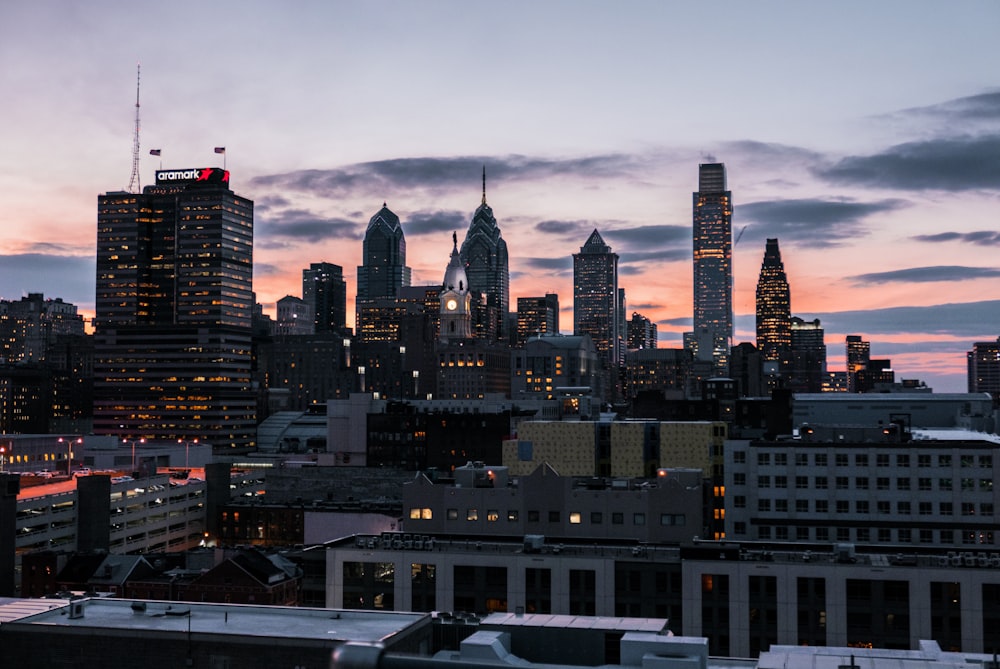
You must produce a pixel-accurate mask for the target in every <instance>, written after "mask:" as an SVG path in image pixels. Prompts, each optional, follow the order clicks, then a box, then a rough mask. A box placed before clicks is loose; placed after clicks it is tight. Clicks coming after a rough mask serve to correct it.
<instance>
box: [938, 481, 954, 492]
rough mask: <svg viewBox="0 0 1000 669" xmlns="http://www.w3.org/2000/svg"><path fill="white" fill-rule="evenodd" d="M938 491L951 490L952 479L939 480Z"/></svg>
mask: <svg viewBox="0 0 1000 669" xmlns="http://www.w3.org/2000/svg"><path fill="white" fill-rule="evenodd" d="M938 490H951V479H938Z"/></svg>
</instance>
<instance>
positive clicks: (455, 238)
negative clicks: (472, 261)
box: [451, 230, 458, 249]
mask: <svg viewBox="0 0 1000 669" xmlns="http://www.w3.org/2000/svg"><path fill="white" fill-rule="evenodd" d="M451 243H452V245H453V246H454V247H455V248H456V249H457V248H458V233H457V232H455V231H454V230H452V232H451Z"/></svg>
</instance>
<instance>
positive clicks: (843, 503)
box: [837, 499, 851, 513]
mask: <svg viewBox="0 0 1000 669" xmlns="http://www.w3.org/2000/svg"><path fill="white" fill-rule="evenodd" d="M850 511H851V503H850V502H849V501H847V500H846V499H838V500H837V513H850Z"/></svg>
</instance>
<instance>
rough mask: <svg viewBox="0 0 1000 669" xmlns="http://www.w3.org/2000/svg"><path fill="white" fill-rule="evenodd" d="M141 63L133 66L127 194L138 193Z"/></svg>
mask: <svg viewBox="0 0 1000 669" xmlns="http://www.w3.org/2000/svg"><path fill="white" fill-rule="evenodd" d="M140 67H141V63H136V66H135V136H134V137H133V138H132V176H131V177H130V178H129V180H128V192H129V193H138V192H139V189H140V188H141V187H142V185H141V184H140V183H139V71H140Z"/></svg>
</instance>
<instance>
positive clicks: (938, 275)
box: [851, 265, 1000, 284]
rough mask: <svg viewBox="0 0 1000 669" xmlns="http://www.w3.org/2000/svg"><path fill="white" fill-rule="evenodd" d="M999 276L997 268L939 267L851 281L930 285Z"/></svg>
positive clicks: (914, 268) (878, 274) (895, 271)
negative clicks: (931, 283)
mask: <svg viewBox="0 0 1000 669" xmlns="http://www.w3.org/2000/svg"><path fill="white" fill-rule="evenodd" d="M997 276H1000V269H998V268H995V267H962V266H958V265H939V266H936V267H910V268H907V269H897V270H892V271H890V272H872V273H870V274H859V275H857V276H854V277H851V281H852V282H853V283H855V284H880V283H930V282H937V281H969V280H972V279H988V278H992V277H997Z"/></svg>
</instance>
